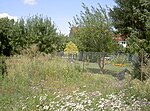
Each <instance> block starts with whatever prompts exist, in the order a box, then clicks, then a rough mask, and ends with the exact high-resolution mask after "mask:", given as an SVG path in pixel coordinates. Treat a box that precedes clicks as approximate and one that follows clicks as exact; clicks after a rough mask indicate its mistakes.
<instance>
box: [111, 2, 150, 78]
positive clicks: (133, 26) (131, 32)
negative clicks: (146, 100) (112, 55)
mask: <svg viewBox="0 0 150 111" xmlns="http://www.w3.org/2000/svg"><path fill="white" fill-rule="evenodd" d="M116 3H117V6H115V7H114V8H113V9H110V13H109V14H110V16H111V18H112V21H113V24H114V27H115V28H116V29H117V32H118V33H121V34H123V35H125V36H126V37H128V39H127V43H128V46H127V51H128V52H129V53H132V54H133V53H137V54H138V60H137V61H135V63H133V64H134V70H135V73H134V77H136V78H138V79H141V80H142V71H141V67H142V65H141V64H142V61H145V60H143V59H144V58H143V54H145V53H150V37H149V36H150V33H149V32H150V31H149V30H150V25H149V23H150V2H149V0H116ZM143 75H144V76H145V74H143ZM144 76H143V77H144ZM143 79H145V78H143Z"/></svg>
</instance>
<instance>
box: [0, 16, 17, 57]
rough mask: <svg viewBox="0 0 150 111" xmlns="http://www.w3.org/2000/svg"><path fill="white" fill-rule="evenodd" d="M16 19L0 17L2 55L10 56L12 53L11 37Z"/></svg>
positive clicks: (0, 50) (0, 53) (0, 51)
mask: <svg viewBox="0 0 150 111" xmlns="http://www.w3.org/2000/svg"><path fill="white" fill-rule="evenodd" d="M13 24H14V20H9V19H8V18H0V55H6V56H9V55H11V53H12V45H11V43H10V42H11V39H12V36H13Z"/></svg>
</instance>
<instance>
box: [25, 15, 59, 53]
mask: <svg viewBox="0 0 150 111" xmlns="http://www.w3.org/2000/svg"><path fill="white" fill-rule="evenodd" d="M25 28H26V30H27V32H26V33H27V35H26V36H27V37H26V38H28V40H29V43H30V44H33V43H34V44H37V45H38V47H39V51H41V52H45V53H51V52H54V51H55V50H56V49H57V47H58V45H57V43H58V42H59V40H60V38H59V36H58V34H57V32H56V30H57V29H56V28H55V25H54V24H53V23H52V21H51V19H49V18H48V17H46V18H44V17H42V16H37V15H35V16H33V17H28V18H27V23H26V25H25Z"/></svg>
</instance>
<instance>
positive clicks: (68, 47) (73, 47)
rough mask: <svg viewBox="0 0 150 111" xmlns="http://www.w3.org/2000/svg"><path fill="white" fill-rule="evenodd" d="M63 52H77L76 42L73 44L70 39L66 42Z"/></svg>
mask: <svg viewBox="0 0 150 111" xmlns="http://www.w3.org/2000/svg"><path fill="white" fill-rule="evenodd" d="M64 53H65V54H68V55H69V54H77V53H78V48H77V46H76V44H74V43H73V42H72V41H70V42H68V43H67V44H66V48H65V49H64Z"/></svg>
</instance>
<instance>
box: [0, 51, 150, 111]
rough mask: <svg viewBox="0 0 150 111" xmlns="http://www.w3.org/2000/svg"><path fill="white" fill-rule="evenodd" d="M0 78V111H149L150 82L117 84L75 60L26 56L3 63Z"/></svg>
mask: <svg viewBox="0 0 150 111" xmlns="http://www.w3.org/2000/svg"><path fill="white" fill-rule="evenodd" d="M6 64H7V70H8V76H6V77H5V78H0V79H1V80H0V110H1V111H22V110H24V111H131V110H132V111H149V110H150V107H149V105H150V79H148V80H147V81H145V82H140V81H139V80H131V81H129V80H128V79H125V80H123V81H118V80H117V79H116V78H115V77H113V76H112V75H110V74H95V73H92V72H89V71H88V70H86V69H84V71H83V68H82V64H81V62H79V61H75V62H74V63H70V62H68V59H62V58H60V57H57V56H51V55H45V54H38V55H37V56H34V57H32V56H29V55H26V54H23V55H18V56H13V57H9V58H7V60H6Z"/></svg>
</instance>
